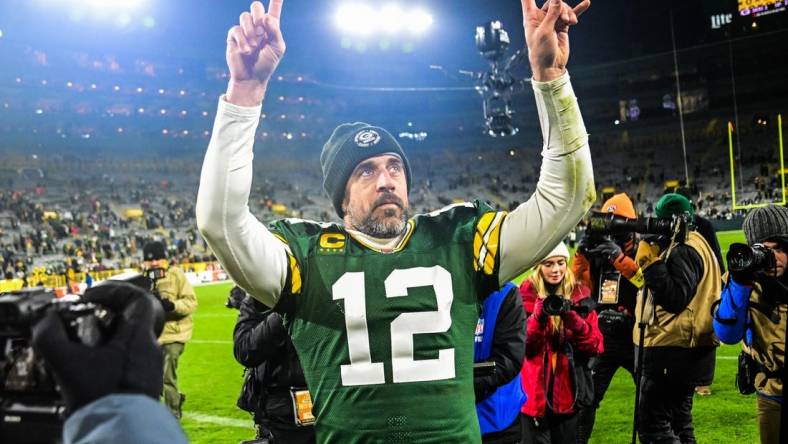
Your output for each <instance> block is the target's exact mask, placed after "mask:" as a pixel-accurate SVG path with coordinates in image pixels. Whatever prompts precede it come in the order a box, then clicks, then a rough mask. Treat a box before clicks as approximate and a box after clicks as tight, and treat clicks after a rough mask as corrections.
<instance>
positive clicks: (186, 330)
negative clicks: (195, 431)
mask: <svg viewBox="0 0 788 444" xmlns="http://www.w3.org/2000/svg"><path fill="white" fill-rule="evenodd" d="M142 254H143V259H144V262H143V268H144V269H145V274H146V275H148V276H150V277H152V279H153V281H154V284H153V285H154V294H155V295H156V296H157V297H158V298H159V302H160V303H161V306H162V308H163V309H164V314H165V319H166V321H167V322H166V323H165V324H164V331H162V333H161V336H160V337H159V344H161V347H162V351H163V353H164V370H163V373H164V390H163V392H162V395H163V398H164V403H165V404H166V405H167V407H168V408H169V409H170V411H171V412H172V414H173V415H175V417H176V418H178V419H180V418H181V415H182V407H183V402H184V400H185V399H186V396H185V395H184V394H182V393H180V392H179V391H178V374H177V370H178V359H179V358H180V356H181V354H183V349H184V347H185V345H186V343H187V342H188V341H189V340H191V338H192V327H193V325H194V322H193V321H192V313H194V310H195V309H197V297H196V296H195V295H194V289H193V288H192V285H191V284H190V283H189V280H188V279H186V275H185V274H184V273H183V270H181V269H180V268H179V267H177V266H175V265H172V266H170V265H169V262H168V261H167V250H166V248H165V247H164V243H162V242H159V241H149V242H147V243H146V244H145V246H143V247H142Z"/></svg>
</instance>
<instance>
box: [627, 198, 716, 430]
mask: <svg viewBox="0 0 788 444" xmlns="http://www.w3.org/2000/svg"><path fill="white" fill-rule="evenodd" d="M655 213H656V215H657V217H659V218H662V219H670V218H674V220H676V219H675V218H676V217H687V218H688V219H689V220H690V221H691V220H692V215H693V211H692V206H691V205H690V202H689V200H687V198H685V197H684V196H681V195H679V194H675V193H670V194H666V195H664V196H663V197H662V198H661V199H660V200H659V201H658V202H657V204H656V206H655ZM680 237H683V235H681V236H680V235H674V236H672V237H671V236H667V235H660V236H654V235H650V236H649V237H647V238H646V239H648V240H646V239H644V240H641V241H640V244H639V246H638V251H637V256H636V259H635V260H636V262H637V263H638V265H639V266H640V267H641V269H642V270H643V274H644V277H645V288H644V291H643V292H642V295H641V297H639V298H638V302H637V307H636V308H635V316H636V319H637V321H638V328H637V329H636V331H635V332H634V335H633V336H634V338H635V341H636V342H639V341H640V340H641V339H642V340H643V349H642V350H638V353H642V354H639V355H638V357H639V358H640V357H642V362H639V363H638V365H639V369H642V372H640V373H639V374H640V378H641V381H640V397H641V399H640V402H639V405H637V406H636V408H637V409H638V410H637V413H636V414H637V415H638V416H637V421H638V424H639V427H638V432H639V434H640V440H641V442H643V443H645V444H648V443H664V442H671V443H673V442H681V443H694V442H695V435H694V430H693V426H692V400H693V394H694V391H695V387H696V386H699V385H709V384H710V383H711V381H712V379H713V378H714V361H715V357H716V347H717V346H718V345H719V342H718V341H717V339H716V338H715V336H714V330H713V327H712V320H711V311H710V310H711V307H712V305H713V304H714V302H715V301H716V300H717V299H718V298H719V292H720V287H721V280H720V271H719V266H718V265H717V259H716V258H715V256H714V252H712V250H711V248H710V247H709V244H708V243H707V242H706V240H705V239H704V238H703V236H701V235H700V234H698V233H697V232H696V231H688V232H687V234H686V239H682V238H680ZM641 328H643V331H642V335H641Z"/></svg>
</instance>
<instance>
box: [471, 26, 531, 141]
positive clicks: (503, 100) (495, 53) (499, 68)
mask: <svg viewBox="0 0 788 444" xmlns="http://www.w3.org/2000/svg"><path fill="white" fill-rule="evenodd" d="M476 48H477V49H478V50H479V53H480V54H481V56H482V57H484V58H485V59H486V60H487V61H489V62H490V70H489V71H488V72H485V73H482V74H479V75H478V76H477V79H478V80H479V83H478V85H477V86H476V91H478V92H479V94H481V95H482V97H484V102H483V110H484V126H485V130H486V132H487V134H488V135H490V136H492V137H507V136H513V135H515V134H517V132H518V131H519V129H518V128H517V127H516V126H514V122H513V121H512V115H513V114H514V109H513V108H512V95H514V94H515V93H516V92H518V91H519V90H521V89H522V85H523V84H524V83H525V82H527V79H517V78H515V76H514V75H513V74H512V67H513V66H514V65H515V64H517V63H519V62H520V60H521V58H522V57H523V52H522V51H517V52H516V53H515V54H514V55H512V56H511V57H508V58H507V57H506V53H507V50H508V49H509V34H508V33H507V32H506V30H505V29H503V25H501V22H500V21H497V20H496V21H492V22H488V23H485V24H483V25H479V26H477V27H476Z"/></svg>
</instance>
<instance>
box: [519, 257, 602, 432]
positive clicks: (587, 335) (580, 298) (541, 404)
mask: <svg viewBox="0 0 788 444" xmlns="http://www.w3.org/2000/svg"><path fill="white" fill-rule="evenodd" d="M568 260H569V250H567V248H566V245H564V244H563V243H560V244H558V246H557V247H556V248H555V249H553V251H552V252H550V253H549V254H548V255H547V257H546V258H545V259H543V260H542V261H541V262H540V264H539V265H537V266H536V268H535V270H534V272H533V273H532V274H531V276H530V277H529V278H528V279H527V280H525V281H524V282H523V284H522V285H521V286H520V294H521V295H522V298H523V305H524V308H525V311H526V314H528V320H527V333H526V345H525V363H524V364H523V368H522V378H523V386H524V387H525V391H526V393H527V394H528V400H527V401H526V403H525V405H524V406H523V408H522V412H523V414H524V415H525V418H524V420H523V442H526V443H539V444H541V443H555V444H561V443H567V444H574V443H575V442H576V439H577V438H578V436H576V435H577V433H578V428H577V421H578V415H577V414H576V413H577V411H578V409H579V408H587V407H589V406H590V405H591V403H592V402H593V388H592V384H593V383H592V379H591V371H590V369H589V367H588V361H589V358H591V357H593V356H597V355H599V354H600V353H602V351H603V350H604V346H603V339H602V333H601V332H600V331H599V327H598V325H597V314H596V312H595V311H594V310H593V301H592V300H591V299H590V298H589V294H590V291H589V289H588V287H586V286H585V285H583V284H582V283H580V282H576V281H575V278H574V274H573V273H572V271H571V270H567V261H568Z"/></svg>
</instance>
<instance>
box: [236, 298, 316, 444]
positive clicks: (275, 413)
mask: <svg viewBox="0 0 788 444" xmlns="http://www.w3.org/2000/svg"><path fill="white" fill-rule="evenodd" d="M233 353H234V354H235V359H236V360H237V361H238V362H239V363H240V364H241V365H243V366H245V367H256V376H257V381H258V383H259V384H260V387H261V392H262V395H261V397H262V398H263V399H260V400H258V409H257V411H256V412H255V413H254V418H255V423H257V424H263V425H264V426H265V427H266V428H268V429H270V430H271V431H272V432H273V433H274V436H277V435H282V434H283V433H287V432H289V431H296V432H298V430H299V429H300V428H298V427H296V426H295V423H294V411H293V404H292V401H291V397H290V388H291V387H306V381H305V380H304V370H303V369H302V368H301V363H300V362H299V360H298V355H297V354H296V351H295V348H294V347H293V343H292V342H291V340H290V335H289V334H288V332H287V330H286V329H285V328H284V326H283V325H282V317H281V316H280V315H279V313H275V312H273V311H272V310H270V309H268V307H266V306H265V305H263V304H261V303H260V302H258V301H256V300H255V299H253V298H252V297H251V296H246V297H245V298H244V299H243V302H242V303H241V306H240V313H239V314H238V321H237V323H236V324H235V331H234V332H233ZM301 429H303V433H300V432H299V438H300V435H304V436H306V438H305V441H304V442H312V441H314V438H311V440H310V437H311V436H313V435H309V434H313V433H314V432H313V429H312V428H311V427H307V428H301ZM307 435H308V436H307ZM283 436H284V435H283ZM294 442H295V441H294ZM299 442H300V441H299Z"/></svg>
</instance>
